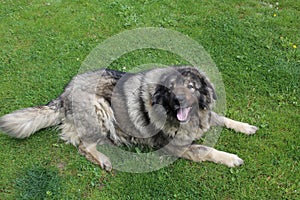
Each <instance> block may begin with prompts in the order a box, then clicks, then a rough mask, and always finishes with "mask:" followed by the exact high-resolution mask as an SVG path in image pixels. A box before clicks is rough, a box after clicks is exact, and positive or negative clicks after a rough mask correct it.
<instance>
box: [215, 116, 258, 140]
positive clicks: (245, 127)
mask: <svg viewBox="0 0 300 200" xmlns="http://www.w3.org/2000/svg"><path fill="white" fill-rule="evenodd" d="M210 123H211V125H212V126H225V127H226V128H230V129H233V130H235V131H236V132H241V133H245V134H247V135H252V134H254V133H255V132H256V131H257V130H258V127H256V126H253V125H250V124H248V123H244V122H239V121H235V120H232V119H229V118H227V117H223V116H220V115H218V114H217V113H215V112H211V121H210Z"/></svg>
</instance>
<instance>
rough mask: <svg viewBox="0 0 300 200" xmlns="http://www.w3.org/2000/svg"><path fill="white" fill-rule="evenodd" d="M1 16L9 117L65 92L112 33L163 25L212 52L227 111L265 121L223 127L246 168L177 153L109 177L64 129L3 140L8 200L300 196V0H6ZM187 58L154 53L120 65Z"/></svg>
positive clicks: (2, 183) (0, 179)
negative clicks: (157, 164)
mask: <svg viewBox="0 0 300 200" xmlns="http://www.w3.org/2000/svg"><path fill="white" fill-rule="evenodd" d="M271 5H272V6H271ZM0 13H1V14H0V19H1V23H0V36H1V37H0V46H1V53H0V80H1V81H0V88H1V89H0V105H1V107H0V115H4V114H7V113H9V112H11V111H13V110H15V109H19V108H23V107H29V106H33V105H40V104H45V103H47V102H48V101H49V100H51V99H53V98H55V97H56V96H58V95H59V94H60V93H61V92H62V91H63V88H64V86H65V85H66V84H67V83H68V81H69V80H70V79H71V77H72V76H74V75H75V74H77V71H78V70H79V68H80V65H81V63H82V61H83V60H84V59H85V57H86V56H87V55H88V54H89V52H90V51H91V50H92V49H93V48H94V47H96V46H97V45H98V44H100V43H101V42H102V41H104V40H105V39H106V38H109V37H110V36H113V35H115V34H117V33H120V32H122V31H124V30H129V29H134V28H138V27H164V28H167V29H171V30H176V31H179V32H181V33H183V34H185V35H187V36H189V37H190V38H192V39H194V40H196V41H197V42H198V43H200V44H201V45H203V47H204V48H205V49H206V50H207V52H209V54H210V55H211V57H212V58H213V60H214V61H215V63H216V65H217V66H218V68H219V70H220V72H221V73H222V76H223V81H224V84H225V88H226V97H227V114H226V115H227V116H229V117H231V118H234V119H237V120H241V121H247V122H250V123H252V124H255V125H257V126H259V127H260V130H259V131H258V133H257V134H256V135H254V136H251V137H247V136H245V135H242V134H236V133H234V132H233V131H230V130H223V132H222V135H221V137H220V139H219V141H218V143H217V145H216V146H215V147H216V148H217V149H220V150H225V151H228V152H232V153H237V154H238V155H239V156H240V157H241V158H243V159H244V161H245V164H244V165H243V166H242V167H239V168H234V169H229V168H227V167H224V166H221V165H216V164H213V163H207V162H205V163H192V162H190V161H186V160H177V161H176V162H175V163H173V164H172V165H170V166H167V167H165V168H163V169H161V170H158V171H155V172H151V173H144V174H130V173H124V172H118V171H116V172H113V173H107V172H105V171H103V170H101V169H100V167H98V166H96V165H94V164H92V163H89V162H88V161H87V160H86V159H85V158H84V157H82V156H80V155H79V154H78V153H77V150H76V148H74V147H73V146H71V145H65V144H64V143H63V142H62V141H61V140H59V138H58V131H56V130H54V129H46V130H42V131H40V132H39V133H38V134H36V135H34V136H32V137H31V138H30V139H26V140H16V139H11V138H9V137H7V136H5V135H0V160H1V162H0V199H16V198H23V199H26V197H28V198H27V199H38V198H35V197H34V196H31V195H37V196H38V197H40V198H47V199H82V198H87V199H199V198H201V199H300V189H299V188H300V171H299V168H300V167H299V162H300V139H299V130H300V126H299V124H300V99H299V97H300V89H299V86H300V78H299V77H300V54H299V48H300V35H299V30H300V24H299V19H298V18H299V17H298V16H300V2H299V1H296V0H286V1H282V2H281V1H280V2H279V5H278V6H276V4H275V1H269V0H266V1H256V0H250V1H249V0H248V1H235V0H228V1H216V0H204V1H198V0H190V1H179V0H178V1H171V0H163V1H158V0H143V1H137V0H126V1H125V0H109V1H89V2H87V1H83V0H77V1H60V0H49V1H30V2H29V1H1V4H0ZM274 14H276V15H274ZM293 45H296V46H297V47H296V46H294V47H296V48H294V47H293ZM185 62H186V61H184V60H182V59H181V58H179V57H177V56H176V55H171V54H170V53H167V52H163V51H158V50H149V49H148V50H140V51H136V52H132V53H130V54H128V55H124V56H123V57H121V58H120V59H119V60H117V61H116V62H114V63H113V64H112V66H111V67H112V68H115V69H121V68H122V67H123V66H127V67H128V69H130V68H131V67H134V66H136V65H140V64H146V63H162V64H170V65H171V64H179V63H185ZM40 181H41V182H40ZM25 194H28V196H26V195H25Z"/></svg>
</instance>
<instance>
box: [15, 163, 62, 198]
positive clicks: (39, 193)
mask: <svg viewBox="0 0 300 200" xmlns="http://www.w3.org/2000/svg"><path fill="white" fill-rule="evenodd" d="M15 187H16V190H17V191H18V192H17V196H16V198H17V199H59V196H60V192H61V181H60V177H59V176H58V172H57V170H55V169H49V168H44V167H40V166H38V167H33V168H29V169H26V170H25V172H24V173H22V174H21V176H20V177H19V178H17V179H16V180H15Z"/></svg>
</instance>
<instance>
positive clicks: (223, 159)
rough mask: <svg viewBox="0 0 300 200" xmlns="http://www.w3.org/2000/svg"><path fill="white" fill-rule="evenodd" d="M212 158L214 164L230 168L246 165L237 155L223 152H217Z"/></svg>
mask: <svg viewBox="0 0 300 200" xmlns="http://www.w3.org/2000/svg"><path fill="white" fill-rule="evenodd" d="M212 158H213V159H212V161H213V162H215V163H220V164H223V165H226V166H228V167H238V166H240V165H242V164H244V161H243V160H242V159H241V158H239V157H238V156H237V155H235V154H231V153H227V152H223V151H217V150H216V152H213V155H212Z"/></svg>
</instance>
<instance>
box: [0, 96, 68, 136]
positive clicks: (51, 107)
mask: <svg viewBox="0 0 300 200" xmlns="http://www.w3.org/2000/svg"><path fill="white" fill-rule="evenodd" d="M63 118H64V112H63V111H62V102H61V100H60V98H57V99H55V100H53V101H51V102H50V103H49V104H47V105H44V106H37V107H31V108H25V109H21V110H17V111H15V112H13V113H10V114H7V115H4V116H2V117H0V130H1V131H3V132H4V133H6V134H7V135H9V136H11V137H15V138H26V137H29V136H30V135H32V134H33V133H34V132H36V131H38V130H40V129H42V128H46V127H50V126H54V125H57V124H59V123H61V121H62V119H63Z"/></svg>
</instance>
